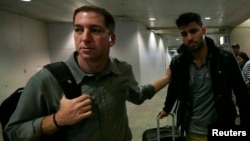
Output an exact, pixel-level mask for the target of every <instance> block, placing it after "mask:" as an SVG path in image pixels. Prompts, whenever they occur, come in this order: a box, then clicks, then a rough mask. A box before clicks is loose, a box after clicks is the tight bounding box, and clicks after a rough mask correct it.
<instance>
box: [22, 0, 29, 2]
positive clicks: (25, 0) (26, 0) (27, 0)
mask: <svg viewBox="0 0 250 141" xmlns="http://www.w3.org/2000/svg"><path fill="white" fill-rule="evenodd" d="M21 1H24V2H30V1H31V0H21Z"/></svg>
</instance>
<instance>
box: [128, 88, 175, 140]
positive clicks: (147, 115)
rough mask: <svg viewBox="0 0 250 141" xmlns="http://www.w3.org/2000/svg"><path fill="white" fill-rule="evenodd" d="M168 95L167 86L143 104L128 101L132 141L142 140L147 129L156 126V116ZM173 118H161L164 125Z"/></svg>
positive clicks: (168, 123)
mask: <svg viewBox="0 0 250 141" xmlns="http://www.w3.org/2000/svg"><path fill="white" fill-rule="evenodd" d="M165 96H166V88H164V89H162V90H161V91H159V92H158V93H157V94H156V95H155V96H154V97H153V98H152V99H151V100H147V101H145V102H144V103H143V104H142V105H134V104H131V103H129V102H127V108H128V116H129V122H130V123H129V124H130V128H131V130H132V135H133V139H132V141H141V140H142V134H143V132H144V131H145V130H146V129H150V128H156V125H157V120H156V116H157V114H158V112H159V111H160V109H162V108H163V104H164V101H165ZM170 121H171V119H168V118H164V119H162V120H161V122H160V123H161V124H162V125H170V124H171V122H170Z"/></svg>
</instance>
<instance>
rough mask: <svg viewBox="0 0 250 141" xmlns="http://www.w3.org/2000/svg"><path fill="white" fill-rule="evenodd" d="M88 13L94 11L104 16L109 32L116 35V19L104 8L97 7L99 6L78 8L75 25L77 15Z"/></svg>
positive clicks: (75, 12)
mask: <svg viewBox="0 0 250 141" xmlns="http://www.w3.org/2000/svg"><path fill="white" fill-rule="evenodd" d="M88 11H93V12H96V13H99V14H101V15H103V17H104V20H105V25H106V27H107V28H108V29H109V32H111V33H114V32H115V20H114V17H113V16H112V15H111V14H110V13H109V12H108V11H107V10H106V9H104V8H101V7H97V6H81V7H79V8H77V9H76V10H75V11H74V16H73V23H75V17H76V14H77V13H79V12H88Z"/></svg>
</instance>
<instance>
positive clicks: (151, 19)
mask: <svg viewBox="0 0 250 141" xmlns="http://www.w3.org/2000/svg"><path fill="white" fill-rule="evenodd" d="M148 20H150V21H155V20H156V19H155V18H149V19H148Z"/></svg>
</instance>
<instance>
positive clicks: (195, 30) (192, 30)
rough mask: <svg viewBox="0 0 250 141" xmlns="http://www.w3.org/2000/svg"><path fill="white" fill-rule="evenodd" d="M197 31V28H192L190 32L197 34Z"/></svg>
mask: <svg viewBox="0 0 250 141" xmlns="http://www.w3.org/2000/svg"><path fill="white" fill-rule="evenodd" d="M197 31H198V30H197V29H191V30H190V33H191V34H195V33H196V32H197Z"/></svg>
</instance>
